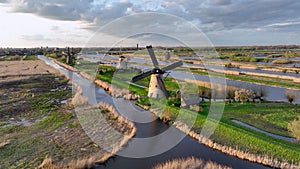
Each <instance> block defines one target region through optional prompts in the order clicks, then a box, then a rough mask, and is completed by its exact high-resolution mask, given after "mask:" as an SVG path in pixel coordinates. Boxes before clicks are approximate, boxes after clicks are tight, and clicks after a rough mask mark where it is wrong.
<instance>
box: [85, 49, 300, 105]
mask: <svg viewBox="0 0 300 169" xmlns="http://www.w3.org/2000/svg"><path fill="white" fill-rule="evenodd" d="M102 57H108V56H104V55H103V56H102V55H98V58H96V57H95V56H93V57H91V56H86V57H85V58H84V59H87V60H88V61H91V62H97V61H99V59H101V58H102ZM110 59H111V56H110ZM130 62H136V63H139V64H145V63H149V64H152V63H151V60H147V59H140V58H130ZM159 63H160V64H163V65H165V64H171V63H167V62H163V61H159ZM143 68H144V69H145V70H146V69H147V70H149V68H147V66H144V67H143ZM210 68H218V69H220V68H221V67H218V66H210ZM239 71H244V69H239ZM245 71H249V72H258V73H270V74H276V75H283V73H282V72H272V71H264V70H251V69H247V70H245ZM170 72H171V73H170V74H169V75H170V76H172V77H173V78H175V79H178V80H184V79H189V78H191V79H195V80H200V81H203V82H211V81H220V82H222V81H223V80H222V79H219V78H215V77H214V78H213V77H209V76H202V75H198V74H191V73H186V72H180V71H170ZM285 75H289V76H295V77H298V76H299V74H292V73H287V74H285ZM226 83H227V86H233V87H237V88H246V89H260V88H262V89H263V90H265V91H266V93H267V96H266V97H265V100H266V101H275V102H287V99H286V97H285V92H286V90H287V89H285V88H280V87H272V86H267V85H260V84H254V83H248V82H241V81H234V80H226ZM292 91H294V92H295V93H297V95H298V96H299V97H297V98H296V100H295V101H294V103H297V104H299V103H300V90H292Z"/></svg>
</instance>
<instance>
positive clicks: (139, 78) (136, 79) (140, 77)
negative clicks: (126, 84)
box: [131, 70, 152, 83]
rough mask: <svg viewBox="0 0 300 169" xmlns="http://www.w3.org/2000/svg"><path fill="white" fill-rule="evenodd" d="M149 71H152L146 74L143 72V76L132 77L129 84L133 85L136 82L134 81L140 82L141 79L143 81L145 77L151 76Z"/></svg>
mask: <svg viewBox="0 0 300 169" xmlns="http://www.w3.org/2000/svg"><path fill="white" fill-rule="evenodd" d="M151 71H152V70H150V71H147V72H145V73H143V74H140V75H137V76H134V77H133V78H132V79H131V82H133V83H134V82H136V81H139V80H141V79H144V78H145V77H147V76H150V75H151Z"/></svg>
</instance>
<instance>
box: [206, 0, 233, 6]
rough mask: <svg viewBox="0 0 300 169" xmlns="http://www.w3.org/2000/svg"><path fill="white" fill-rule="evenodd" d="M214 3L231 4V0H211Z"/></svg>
mask: <svg viewBox="0 0 300 169" xmlns="http://www.w3.org/2000/svg"><path fill="white" fill-rule="evenodd" d="M211 3H212V4H213V5H229V4H230V3H231V0H211Z"/></svg>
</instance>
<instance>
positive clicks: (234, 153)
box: [174, 121, 300, 169]
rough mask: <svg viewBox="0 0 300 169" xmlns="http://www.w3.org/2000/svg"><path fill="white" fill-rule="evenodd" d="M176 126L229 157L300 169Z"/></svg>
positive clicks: (181, 125)
mask: <svg viewBox="0 0 300 169" xmlns="http://www.w3.org/2000/svg"><path fill="white" fill-rule="evenodd" d="M174 125H175V127H176V128H178V129H179V130H181V131H182V132H184V133H185V134H187V135H189V136H190V137H192V138H194V139H196V140H198V141H199V142H201V143H202V144H204V145H206V146H207V147H210V148H212V149H215V150H219V151H221V152H223V153H226V154H228V155H231V156H236V157H238V158H240V159H243V160H248V161H250V162H254V163H260V164H263V165H267V166H271V167H274V168H290V169H299V168H300V165H294V164H289V163H288V162H285V161H283V162H281V161H279V160H277V159H274V158H271V157H268V156H263V155H256V154H251V153H248V152H245V151H243V150H240V149H239V148H238V147H235V148H232V147H229V146H224V145H221V144H218V143H215V142H213V141H212V140H210V139H208V138H205V137H204V136H202V135H200V134H198V133H196V132H194V131H192V130H190V129H189V127H188V126H187V125H186V124H184V123H182V122H178V121H176V122H175V123H174Z"/></svg>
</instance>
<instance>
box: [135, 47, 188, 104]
mask: <svg viewBox="0 0 300 169" xmlns="http://www.w3.org/2000/svg"><path fill="white" fill-rule="evenodd" d="M146 48H147V50H148V52H149V55H150V58H151V60H152V63H153V65H154V68H153V69H152V70H150V71H148V72H145V73H143V74H140V75H137V76H135V77H133V78H132V82H136V81H138V80H141V79H143V78H145V77H148V76H150V75H151V79H150V84H149V92H148V97H149V98H163V97H168V92H167V89H166V86H165V84H164V81H163V80H162V77H163V74H164V73H166V72H167V71H170V70H172V69H175V68H176V67H179V66H181V65H182V64H183V63H182V61H179V62H175V63H173V64H171V65H168V66H166V67H164V68H161V69H160V68H159V67H158V66H159V65H158V61H157V59H156V57H155V55H154V51H153V49H152V46H146Z"/></svg>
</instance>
